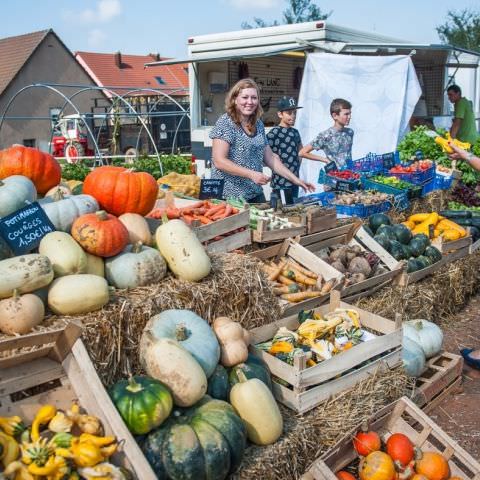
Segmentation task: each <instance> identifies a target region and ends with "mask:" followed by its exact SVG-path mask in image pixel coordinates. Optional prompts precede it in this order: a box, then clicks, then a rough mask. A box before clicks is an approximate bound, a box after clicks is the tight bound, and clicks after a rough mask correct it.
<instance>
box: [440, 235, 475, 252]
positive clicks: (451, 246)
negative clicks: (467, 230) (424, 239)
mask: <svg viewBox="0 0 480 480" xmlns="http://www.w3.org/2000/svg"><path fill="white" fill-rule="evenodd" d="M432 245H433V246H434V247H437V248H438V249H439V250H440V251H441V252H442V254H443V253H449V252H454V251H456V250H460V249H464V248H465V247H468V248H469V249H470V247H471V246H472V237H471V236H470V235H468V236H466V237H464V238H459V239H458V240H452V241H450V242H444V241H443V239H442V237H438V238H435V239H434V240H432Z"/></svg>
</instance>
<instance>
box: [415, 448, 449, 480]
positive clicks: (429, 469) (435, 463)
mask: <svg viewBox="0 0 480 480" xmlns="http://www.w3.org/2000/svg"><path fill="white" fill-rule="evenodd" d="M415 471H416V472H417V473H419V474H420V475H425V476H426V477H427V478H428V480H447V479H448V478H449V476H450V468H449V466H448V462H447V461H446V460H445V458H444V457H443V455H441V454H440V453H437V452H420V453H419V455H418V457H417V459H416V462H415Z"/></svg>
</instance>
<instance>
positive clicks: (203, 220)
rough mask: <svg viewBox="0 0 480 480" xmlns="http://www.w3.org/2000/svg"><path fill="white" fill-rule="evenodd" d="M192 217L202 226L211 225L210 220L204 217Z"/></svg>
mask: <svg viewBox="0 0 480 480" xmlns="http://www.w3.org/2000/svg"><path fill="white" fill-rule="evenodd" d="M193 217H194V218H195V220H200V221H201V222H202V223H203V224H204V225H207V224H209V223H212V220H210V219H209V218H207V217H205V216H204V215H194V216H193Z"/></svg>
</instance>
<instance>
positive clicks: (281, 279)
mask: <svg viewBox="0 0 480 480" xmlns="http://www.w3.org/2000/svg"><path fill="white" fill-rule="evenodd" d="M277 280H278V281H279V282H280V283H283V285H293V284H294V283H295V282H294V281H293V280H291V279H290V278H287V277H284V276H283V275H279V276H278V277H277Z"/></svg>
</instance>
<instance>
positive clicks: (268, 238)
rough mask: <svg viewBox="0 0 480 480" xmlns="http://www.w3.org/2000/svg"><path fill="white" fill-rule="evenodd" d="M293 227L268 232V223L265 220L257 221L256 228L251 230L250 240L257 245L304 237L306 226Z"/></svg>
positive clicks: (298, 224) (299, 224) (295, 225)
mask: <svg viewBox="0 0 480 480" xmlns="http://www.w3.org/2000/svg"><path fill="white" fill-rule="evenodd" d="M292 224H293V225H294V226H293V227H288V228H278V229H275V230H268V229H267V226H268V222H266V221H265V220H258V222H257V228H256V229H255V230H252V240H253V241H254V242H257V243H273V242H278V241H281V240H285V239H286V238H293V237H296V236H298V235H304V234H305V232H306V231H307V226H306V225H305V224H303V223H294V222H292Z"/></svg>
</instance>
